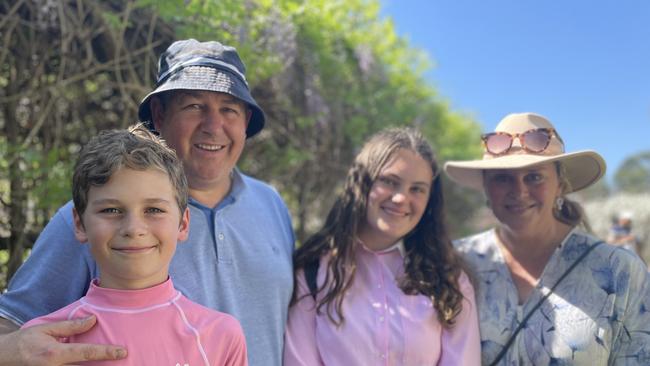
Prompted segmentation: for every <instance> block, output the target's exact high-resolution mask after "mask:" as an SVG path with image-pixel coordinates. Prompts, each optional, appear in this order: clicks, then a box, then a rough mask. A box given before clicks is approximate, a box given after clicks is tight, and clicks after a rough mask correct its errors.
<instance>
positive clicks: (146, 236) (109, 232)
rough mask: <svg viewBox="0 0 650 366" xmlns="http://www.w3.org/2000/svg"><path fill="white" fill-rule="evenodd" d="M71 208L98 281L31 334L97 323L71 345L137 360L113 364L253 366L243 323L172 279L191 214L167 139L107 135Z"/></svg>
mask: <svg viewBox="0 0 650 366" xmlns="http://www.w3.org/2000/svg"><path fill="white" fill-rule="evenodd" d="M73 201H74V209H73V216H74V226H75V228H74V229H75V236H76V238H77V240H79V241H80V242H82V243H83V242H87V243H88V244H89V245H90V252H91V253H92V255H93V258H94V259H95V261H96V262H97V264H98V267H99V273H100V274H99V278H98V279H95V280H94V281H93V282H92V284H91V285H90V288H89V290H88V293H87V294H86V296H84V297H82V298H81V299H80V300H78V301H76V302H74V303H72V304H70V305H68V306H66V307H64V308H62V309H60V310H58V311H56V312H54V313H51V314H49V315H46V316H44V317H41V318H36V319H34V320H32V321H30V322H28V323H26V324H25V325H24V327H29V326H33V325H36V324H42V323H49V322H54V321H59V320H65V319H72V318H83V317H89V316H93V315H94V316H95V317H96V318H97V325H96V326H95V327H94V328H93V329H91V330H90V331H89V332H87V333H83V334H80V335H77V336H73V337H69V338H67V339H65V340H64V341H65V342H70V343H77V342H81V343H107V344H120V345H124V346H125V347H126V348H127V349H128V350H129V354H128V355H127V357H126V358H125V359H123V360H120V361H115V362H114V363H113V364H114V365H193V366H194V365H246V364H247V361H246V359H247V358H246V346H245V341H244V335H243V332H242V330H241V327H240V325H239V323H238V321H237V320H235V318H233V317H231V316H230V315H227V314H224V313H220V312H217V311H214V310H211V309H208V308H205V307H203V306H201V305H198V304H195V303H193V302H190V300H188V299H187V298H185V296H183V295H182V294H181V293H180V292H178V291H177V290H175V289H174V287H173V284H172V282H171V279H170V278H169V276H168V269H169V263H170V261H171V258H172V256H173V254H174V251H175V249H176V242H177V241H179V240H180V241H183V240H185V239H186V238H187V236H188V231H189V210H188V209H187V181H186V178H185V175H184V174H183V169H182V166H181V164H180V162H179V161H178V159H177V157H176V154H175V153H174V152H173V151H172V150H170V149H169V148H168V147H167V146H166V145H165V144H164V142H163V141H162V140H160V139H159V138H157V137H156V136H154V135H153V134H152V133H151V132H149V131H148V130H147V129H146V127H144V126H142V125H135V126H133V127H131V128H129V129H128V131H127V130H112V131H104V132H101V133H100V134H99V135H98V136H96V137H95V138H93V139H91V140H90V141H89V142H88V144H87V145H86V146H85V147H84V148H83V149H82V151H81V153H80V156H79V160H78V161H77V164H76V165H75V171H74V176H73ZM88 364H90V363H88ZM102 364H103V363H102Z"/></svg>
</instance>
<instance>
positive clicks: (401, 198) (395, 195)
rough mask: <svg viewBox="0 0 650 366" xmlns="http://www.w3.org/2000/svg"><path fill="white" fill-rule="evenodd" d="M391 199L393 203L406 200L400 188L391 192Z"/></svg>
mask: <svg viewBox="0 0 650 366" xmlns="http://www.w3.org/2000/svg"><path fill="white" fill-rule="evenodd" d="M391 200H392V201H393V202H394V203H403V202H405V201H406V194H405V193H404V192H403V191H401V190H397V191H395V192H394V193H393V196H392V197H391Z"/></svg>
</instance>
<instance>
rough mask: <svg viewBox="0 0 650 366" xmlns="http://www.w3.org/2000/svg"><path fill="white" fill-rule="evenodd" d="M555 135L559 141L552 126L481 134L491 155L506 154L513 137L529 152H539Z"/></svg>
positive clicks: (484, 144)
mask: <svg viewBox="0 0 650 366" xmlns="http://www.w3.org/2000/svg"><path fill="white" fill-rule="evenodd" d="M553 136H555V137H556V138H557V139H558V140H559V141H560V142H562V139H561V138H560V135H558V134H557V132H556V131H555V130H554V129H552V128H534V129H532V130H528V131H524V132H522V133H515V134H511V133H508V132H490V133H486V134H483V135H481V140H482V141H483V146H484V147H485V151H487V152H488V153H490V154H492V155H503V154H506V153H507V152H508V151H510V149H511V148H512V143H513V141H514V139H515V138H518V139H519V144H520V145H521V148H522V149H524V150H526V151H528V152H531V153H541V152H543V151H544V150H546V148H547V147H548V145H549V144H550V143H551V138H553Z"/></svg>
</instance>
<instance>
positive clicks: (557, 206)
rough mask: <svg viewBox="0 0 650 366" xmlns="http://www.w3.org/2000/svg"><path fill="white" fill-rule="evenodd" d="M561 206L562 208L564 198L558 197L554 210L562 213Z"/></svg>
mask: <svg viewBox="0 0 650 366" xmlns="http://www.w3.org/2000/svg"><path fill="white" fill-rule="evenodd" d="M562 206H564V198H562V197H558V198H556V199H555V208H557V210H558V211H562Z"/></svg>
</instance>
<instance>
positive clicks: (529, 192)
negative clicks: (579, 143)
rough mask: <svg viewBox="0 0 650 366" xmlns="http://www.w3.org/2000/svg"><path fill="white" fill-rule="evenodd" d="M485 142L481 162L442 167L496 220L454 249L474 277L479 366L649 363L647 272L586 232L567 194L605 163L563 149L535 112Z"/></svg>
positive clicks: (502, 126) (507, 122)
mask: <svg viewBox="0 0 650 366" xmlns="http://www.w3.org/2000/svg"><path fill="white" fill-rule="evenodd" d="M483 142H484V147H485V153H484V156H483V159H482V160H477V161H466V162H448V163H447V164H446V165H445V172H446V173H447V174H448V176H449V177H450V178H451V179H452V180H454V181H456V182H457V183H459V184H461V185H464V186H467V187H471V188H474V189H477V190H482V191H484V192H485V195H486V197H487V202H488V207H490V208H491V210H492V212H493V213H494V216H495V217H496V218H497V220H498V225H497V227H496V228H495V229H492V230H489V231H486V232H484V233H481V234H478V235H475V236H471V237H468V238H465V239H462V240H460V241H458V242H457V243H456V244H457V247H458V248H459V249H460V250H461V252H463V253H464V256H465V258H466V259H467V260H468V261H469V262H470V264H471V266H472V267H473V269H474V272H475V274H476V275H477V276H478V277H479V280H478V286H479V287H478V289H477V295H476V299H477V306H478V308H479V319H480V329H481V345H482V361H483V364H484V365H496V364H499V365H567V364H571V365H619V364H621V365H623V364H624V365H650V287H649V279H648V273H647V271H646V267H645V266H644V265H643V262H642V261H641V260H640V259H639V258H638V257H637V256H635V255H633V254H632V253H629V252H627V251H625V250H621V249H620V248H616V247H613V246H610V245H607V244H603V243H602V242H601V241H600V240H599V239H597V238H595V237H593V236H592V235H591V234H589V232H590V230H589V226H588V224H587V222H586V218H585V216H584V213H583V211H582V209H581V207H580V206H579V205H578V204H577V203H576V202H574V201H572V200H570V199H569V198H567V196H566V195H567V194H568V193H571V192H576V191H578V190H581V189H583V188H586V187H588V186H589V185H591V184H593V183H595V182H596V181H597V180H598V179H600V178H601V177H602V176H603V174H604V173H605V162H604V161H603V158H602V157H601V156H600V155H598V154H597V153H595V152H593V151H582V152H574V153H565V152H564V143H563V141H562V139H561V138H560V136H559V134H558V133H557V131H556V130H555V128H554V127H553V125H552V124H551V123H550V122H549V121H548V120H547V119H546V118H544V117H542V116H540V115H537V114H533V113H521V114H511V115H508V116H506V117H505V118H504V119H503V120H502V121H501V122H500V123H499V125H497V127H496V130H495V132H494V133H490V134H486V135H484V136H483Z"/></svg>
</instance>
